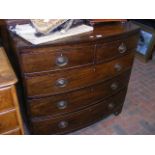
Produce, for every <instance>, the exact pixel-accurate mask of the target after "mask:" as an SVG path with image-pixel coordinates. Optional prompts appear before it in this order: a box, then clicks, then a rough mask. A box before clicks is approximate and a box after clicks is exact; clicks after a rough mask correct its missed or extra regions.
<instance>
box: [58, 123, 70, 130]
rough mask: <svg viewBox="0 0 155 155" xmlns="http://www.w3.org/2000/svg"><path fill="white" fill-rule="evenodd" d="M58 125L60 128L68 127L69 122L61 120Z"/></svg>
mask: <svg viewBox="0 0 155 155" xmlns="http://www.w3.org/2000/svg"><path fill="white" fill-rule="evenodd" d="M58 127H59V128H60V129H64V128H66V127H68V122H67V121H61V122H59V124H58Z"/></svg>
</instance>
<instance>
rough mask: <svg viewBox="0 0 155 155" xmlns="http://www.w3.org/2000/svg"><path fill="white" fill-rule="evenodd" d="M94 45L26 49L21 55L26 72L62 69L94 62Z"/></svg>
mask: <svg viewBox="0 0 155 155" xmlns="http://www.w3.org/2000/svg"><path fill="white" fill-rule="evenodd" d="M93 55H94V46H85V45H84V46H82V45H81V46H76V47H74V46H73V47H72V48H71V47H70V48H69V47H68V48H67V47H64V48H38V49H27V50H26V49H25V50H24V53H23V54H22V55H21V60H22V61H21V62H22V67H23V71H24V72H25V73H31V72H41V71H49V70H61V69H64V68H71V67H77V66H82V65H88V64H92V63H93Z"/></svg>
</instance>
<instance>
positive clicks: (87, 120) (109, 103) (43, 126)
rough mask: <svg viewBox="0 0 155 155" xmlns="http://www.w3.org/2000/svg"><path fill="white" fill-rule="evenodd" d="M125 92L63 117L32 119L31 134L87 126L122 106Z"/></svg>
mask: <svg viewBox="0 0 155 155" xmlns="http://www.w3.org/2000/svg"><path fill="white" fill-rule="evenodd" d="M125 94H126V89H124V90H123V91H121V92H119V93H118V94H117V95H115V96H113V97H111V98H109V99H107V100H104V101H102V102H100V103H97V104H95V105H93V106H90V107H89V108H86V109H84V110H81V111H78V112H75V113H73V114H68V115H65V116H63V117H58V118H51V117H49V118H37V119H32V120H31V123H32V130H33V134H63V133H66V132H70V131H73V130H76V129H79V128H82V127H84V126H87V125H89V124H91V123H93V122H95V121H97V120H99V119H101V118H103V117H104V116H107V115H108V114H110V113H114V112H116V111H117V110H118V109H119V108H120V107H122V104H123V102H124V98H125Z"/></svg>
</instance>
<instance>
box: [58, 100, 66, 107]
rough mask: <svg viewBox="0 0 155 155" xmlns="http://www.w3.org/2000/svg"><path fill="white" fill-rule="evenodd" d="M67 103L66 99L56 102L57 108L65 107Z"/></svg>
mask: <svg viewBox="0 0 155 155" xmlns="http://www.w3.org/2000/svg"><path fill="white" fill-rule="evenodd" d="M67 105H68V103H67V101H64V100H62V101H59V102H57V108H58V109H65V108H66V107H67Z"/></svg>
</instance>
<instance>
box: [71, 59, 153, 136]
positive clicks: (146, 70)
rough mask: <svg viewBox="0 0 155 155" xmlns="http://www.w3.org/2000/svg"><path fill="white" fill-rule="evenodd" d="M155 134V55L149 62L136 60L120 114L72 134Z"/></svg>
mask: <svg viewBox="0 0 155 155" xmlns="http://www.w3.org/2000/svg"><path fill="white" fill-rule="evenodd" d="M117 134H119V135H126V134H134V135H141V134H142V135H151V134H155V57H154V58H153V60H152V61H149V62H148V63H143V62H141V61H140V60H139V59H135V61H134V66H133V70H132V73H131V78H130V82H129V87H128V92H127V96H126V100H125V104H124V107H123V111H122V113H121V114H120V115H119V116H114V115H111V116H109V117H108V118H106V119H104V120H102V121H99V122H97V123H95V124H93V125H91V126H89V127H87V128H83V129H81V130H78V131H76V132H73V133H71V134H70V135H117Z"/></svg>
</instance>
